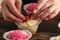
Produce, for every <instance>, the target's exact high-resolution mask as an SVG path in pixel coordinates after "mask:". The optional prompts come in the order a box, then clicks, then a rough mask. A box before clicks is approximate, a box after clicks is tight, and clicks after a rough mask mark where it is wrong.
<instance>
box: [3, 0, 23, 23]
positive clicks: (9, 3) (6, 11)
mask: <svg viewBox="0 0 60 40" xmlns="http://www.w3.org/2000/svg"><path fill="white" fill-rule="evenodd" d="M21 6H22V1H21V0H3V2H2V13H3V18H4V19H5V20H7V21H12V22H22V20H24V16H23V15H22V13H21Z"/></svg>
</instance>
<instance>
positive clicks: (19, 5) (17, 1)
mask: <svg viewBox="0 0 60 40" xmlns="http://www.w3.org/2000/svg"><path fill="white" fill-rule="evenodd" d="M21 6H22V1H21V0H16V7H17V9H18V10H19V11H21Z"/></svg>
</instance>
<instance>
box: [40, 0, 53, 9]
mask: <svg viewBox="0 0 60 40" xmlns="http://www.w3.org/2000/svg"><path fill="white" fill-rule="evenodd" d="M52 5H53V4H52V1H51V0H48V1H47V3H46V4H45V5H44V6H43V7H42V8H41V10H44V9H46V8H49V7H50V6H52Z"/></svg>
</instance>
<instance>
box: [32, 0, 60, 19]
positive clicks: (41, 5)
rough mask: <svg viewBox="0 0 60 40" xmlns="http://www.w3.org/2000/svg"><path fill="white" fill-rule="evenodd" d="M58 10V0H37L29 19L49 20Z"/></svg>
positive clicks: (59, 0) (59, 3) (59, 2)
mask: <svg viewBox="0 0 60 40" xmlns="http://www.w3.org/2000/svg"><path fill="white" fill-rule="evenodd" d="M59 11H60V0H38V2H37V6H36V8H35V9H34V11H33V13H34V14H33V15H32V17H31V19H33V18H35V17H38V19H42V20H43V19H45V20H49V19H52V18H54V17H55V16H56V15H57V14H58V13H59Z"/></svg>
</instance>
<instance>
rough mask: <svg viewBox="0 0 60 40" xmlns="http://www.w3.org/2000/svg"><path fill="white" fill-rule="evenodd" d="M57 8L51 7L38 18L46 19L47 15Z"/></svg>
mask: <svg viewBox="0 0 60 40" xmlns="http://www.w3.org/2000/svg"><path fill="white" fill-rule="evenodd" d="M56 8H57V6H54V5H53V6H51V7H50V8H49V9H48V10H47V11H46V12H45V13H44V14H42V15H40V17H41V18H42V19H44V18H45V17H47V16H48V15H50V14H51V13H52V12H53V11H54V10H55V9H56Z"/></svg>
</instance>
